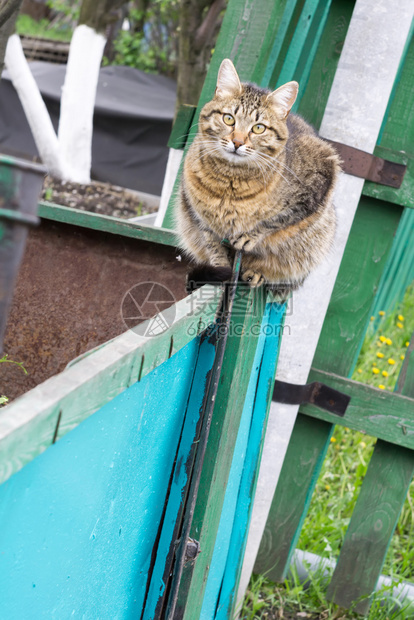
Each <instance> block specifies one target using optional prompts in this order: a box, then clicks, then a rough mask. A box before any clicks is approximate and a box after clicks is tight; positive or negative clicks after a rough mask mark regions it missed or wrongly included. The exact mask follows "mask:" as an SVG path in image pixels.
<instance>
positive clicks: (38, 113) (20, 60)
mask: <svg viewBox="0 0 414 620" xmlns="http://www.w3.org/2000/svg"><path fill="white" fill-rule="evenodd" d="M4 60H5V65H6V68H7V70H8V72H9V74H10V78H11V81H12V83H13V86H14V88H15V89H16V91H17V94H18V95H19V99H20V101H21V104H22V106H23V110H24V112H25V114H26V118H27V121H28V123H29V126H30V129H31V130H32V134H33V138H34V141H35V142H36V146H37V149H38V151H39V154H40V157H41V158H42V161H43V163H44V165H45V166H46V168H47V169H48V171H49V173H50V174H51V175H53V176H56V177H58V178H60V179H64V178H65V175H64V166H63V163H62V158H61V155H60V148H59V143H58V139H57V136H56V133H55V130H54V128H53V125H52V121H51V120H50V116H49V112H48V111H47V108H46V106H45V103H44V101H43V99H42V95H41V94H40V91H39V88H38V86H37V84H36V82H35V80H34V77H33V76H32V73H31V71H30V68H29V64H28V62H27V60H26V58H25V55H24V53H23V48H22V44H21V41H20V37H19V35H17V34H12V35H11V37H9V40H8V43H7V47H6V55H5V59H4Z"/></svg>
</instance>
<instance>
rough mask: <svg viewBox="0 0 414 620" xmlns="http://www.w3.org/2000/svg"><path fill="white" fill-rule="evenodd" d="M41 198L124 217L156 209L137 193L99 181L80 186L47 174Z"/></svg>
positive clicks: (102, 213)
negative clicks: (150, 206) (149, 205)
mask: <svg viewBox="0 0 414 620" xmlns="http://www.w3.org/2000/svg"><path fill="white" fill-rule="evenodd" d="M41 200H45V201H47V202H53V203H55V204H58V205H63V206H65V207H73V208H74V209H80V210H81V211H92V212H93V213H99V214H101V215H112V216H113V217H119V218H124V219H128V218H131V217H137V216H138V215H144V214H146V213H153V212H154V209H151V208H149V207H148V205H147V204H145V203H144V202H143V201H142V199H141V198H139V196H138V195H137V194H135V193H134V192H131V191H129V190H127V189H124V188H123V187H117V186H116V185H109V183H100V182H97V181H93V182H92V183H91V184H90V185H80V184H79V183H71V182H69V181H68V182H65V183H64V182H62V181H58V180H57V179H54V178H52V177H49V176H47V177H46V178H45V181H44V184H43V192H42V195H41Z"/></svg>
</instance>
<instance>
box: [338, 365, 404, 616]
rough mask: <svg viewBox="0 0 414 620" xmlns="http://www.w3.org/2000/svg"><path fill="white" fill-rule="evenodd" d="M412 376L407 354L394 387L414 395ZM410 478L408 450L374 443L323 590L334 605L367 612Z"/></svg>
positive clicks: (363, 612) (379, 442)
mask: <svg viewBox="0 0 414 620" xmlns="http://www.w3.org/2000/svg"><path fill="white" fill-rule="evenodd" d="M413 375H414V356H412V355H410V357H409V358H407V367H406V368H405V369H404V372H403V377H401V383H400V384H399V388H398V389H399V392H401V394H402V395H404V396H411V397H412V396H414V384H413V381H412V378H413ZM391 396H393V397H394V398H397V395H396V394H392V395H391ZM413 411H414V409H413ZM401 423H402V424H403V420H401ZM413 475H414V451H413V450H412V449H411V450H408V449H406V448H401V447H399V446H395V445H392V444H390V443H389V442H387V441H382V440H378V442H377V443H376V445H375V448H374V453H373V455H372V457H371V460H370V463H369V466H368V471H367V473H366V476H365V478H364V481H363V483H362V487H361V491H360V494H359V496H358V499H357V502H356V505H355V508H354V511H353V513H352V517H351V521H350V523H349V526H348V529H347V532H346V535H345V539H344V543H343V546H342V549H341V552H340V554H339V558H338V562H337V564H336V568H335V571H334V574H333V576H332V580H331V583H330V584H329V587H328V592H327V596H328V598H329V599H331V600H333V601H334V602H335V603H337V604H338V605H341V606H343V607H348V608H349V607H350V606H351V604H352V603H353V602H355V601H357V604H356V606H355V610H356V611H357V612H358V613H361V614H365V613H367V612H368V610H369V607H370V604H371V601H370V595H371V593H372V592H373V591H374V589H375V586H376V584H377V581H378V578H379V576H380V574H381V570H382V567H383V564H384V560H385V557H386V554H387V550H388V547H389V545H390V543H391V538H392V536H393V534H394V530H395V527H396V525H397V521H398V518H399V515H400V512H401V509H402V507H403V505H404V501H405V498H406V496H407V492H408V489H409V486H410V483H411V480H412V477H413Z"/></svg>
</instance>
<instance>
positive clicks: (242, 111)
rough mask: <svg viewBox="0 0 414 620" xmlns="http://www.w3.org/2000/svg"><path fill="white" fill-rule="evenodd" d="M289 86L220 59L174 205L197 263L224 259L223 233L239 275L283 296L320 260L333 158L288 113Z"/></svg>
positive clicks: (327, 230) (330, 221) (330, 217)
mask: <svg viewBox="0 0 414 620" xmlns="http://www.w3.org/2000/svg"><path fill="white" fill-rule="evenodd" d="M297 88H298V86H297V84H296V82H289V83H288V84H286V85H284V86H282V87H280V88H279V89H277V90H276V91H274V92H271V91H269V90H266V89H261V88H259V87H257V86H255V85H253V84H248V83H244V84H241V83H240V81H239V79H238V76H237V73H236V70H235V68H234V66H233V64H232V63H231V61H230V60H227V59H226V60H224V61H223V63H222V65H221V67H220V71H219V75H218V81H217V89H216V94H215V96H214V98H213V99H212V101H210V102H209V103H207V104H206V105H205V106H204V108H203V109H202V111H201V114H200V120H199V127H198V132H197V135H196V137H195V139H194V142H193V144H192V145H191V147H190V149H189V151H188V154H187V156H186V159H185V162H184V172H183V175H182V183H181V189H180V194H179V197H178V198H179V199H178V201H177V208H176V224H177V230H178V232H179V235H180V237H181V240H182V244H183V247H184V248H185V250H186V251H187V253H188V255H189V256H190V257H191V258H192V259H193V261H194V262H195V263H196V264H197V265H203V264H207V265H211V266H213V267H228V266H229V265H230V263H231V256H229V251H228V249H226V247H224V246H223V245H222V244H221V240H222V239H223V238H225V239H228V240H229V242H230V244H231V245H232V246H233V247H234V248H235V249H243V251H244V256H243V261H242V279H243V280H245V281H248V282H250V283H251V285H253V286H259V285H261V284H264V283H267V284H268V285H269V287H270V288H271V289H272V290H273V291H274V292H275V294H276V295H277V294H278V293H279V296H280V297H281V298H282V297H283V298H284V297H286V296H287V295H288V294H289V292H290V291H291V290H293V289H295V288H298V286H300V285H301V284H302V283H303V281H304V280H305V278H306V277H307V276H308V275H309V273H310V272H311V270H312V269H313V268H314V267H315V266H316V265H318V264H319V263H320V262H321V260H322V259H323V258H324V256H325V255H326V254H327V252H328V251H329V249H330V248H331V246H332V242H333V239H334V234H335V211H334V207H333V205H332V194H333V191H334V187H335V183H336V180H337V177H338V172H339V168H340V162H339V159H338V157H337V155H336V153H335V151H334V150H333V148H332V147H331V146H330V145H329V144H327V143H326V142H324V141H323V140H321V139H320V138H319V137H318V136H317V134H316V133H315V131H314V130H313V129H312V127H310V125H308V124H307V123H306V122H305V121H304V120H303V119H302V118H300V117H299V116H296V115H294V114H291V115H290V116H289V112H290V109H291V107H292V105H293V103H294V101H295V98H296V94H297ZM228 123H232V124H228ZM263 127H264V130H263ZM255 131H263V132H262V133H255Z"/></svg>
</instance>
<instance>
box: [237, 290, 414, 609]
mask: <svg viewBox="0 0 414 620" xmlns="http://www.w3.org/2000/svg"><path fill="white" fill-rule="evenodd" d="M413 330H414V285H413V286H411V287H410V288H409V289H408V291H407V293H406V295H405V297H404V300H403V302H402V304H401V306H400V307H399V308H397V309H396V310H395V312H393V313H391V314H390V315H389V316H387V315H386V314H383V313H381V315H380V316H378V317H372V319H371V322H370V325H369V327H368V330H367V334H366V337H365V340H364V343H363V346H362V349H361V353H360V356H359V358H358V361H357V364H356V368H355V371H354V373H353V376H352V378H353V379H355V380H357V381H362V382H364V383H367V384H369V385H373V386H375V387H377V388H380V389H384V390H390V391H393V390H394V389H395V387H396V384H397V379H398V374H399V372H400V370H401V367H402V364H403V362H404V356H405V352H406V351H407V346H408V343H409V341H410V337H411V334H412V333H413ZM378 354H380V355H378ZM393 362H394V363H393ZM374 369H376V370H374ZM375 441H376V439H375V438H373V437H368V436H366V435H363V434H361V433H358V432H354V431H352V430H350V429H348V428H344V427H340V426H337V427H336V429H335V433H334V435H333V437H332V439H331V445H330V447H329V450H328V454H327V456H326V459H325V461H324V465H323V468H322V472H321V475H320V477H319V480H318V483H317V485H316V489H315V492H314V494H313V498H312V502H311V505H310V508H309V512H308V515H307V518H306V520H305V523H304V526H303V529H302V532H301V536H300V539H299V543H298V548H299V549H303V550H306V551H311V552H312V553H316V554H318V555H321V556H323V557H325V558H328V559H336V558H337V557H338V555H339V551H340V549H341V546H342V542H343V540H344V536H345V532H346V529H347V527H348V524H349V521H350V518H351V515H352V511H353V509H354V506H355V503H356V501H357V498H358V494H359V491H360V488H361V485H362V482H363V479H364V476H365V473H366V471H367V467H368V463H369V460H370V458H371V454H372V451H373V449H374V445H375ZM413 533H414V483H412V484H411V487H410V491H409V493H408V496H407V500H406V502H405V504H404V507H403V509H402V512H401V515H400V519H399V521H398V525H397V528H396V531H395V534H394V536H393V538H392V542H391V545H390V549H389V551H388V554H387V558H386V561H385V565H384V568H383V571H382V572H383V574H386V575H389V576H391V577H392V578H393V579H394V580H395V582H396V583H398V582H400V581H401V580H406V581H414V545H413ZM325 581H326V580H325V578H324V577H323V576H322V575H321V574H314V575H313V576H312V583H311V585H310V587H309V588H308V589H305V588H303V586H302V585H301V584H300V583H299V582H298V581H297V580H296V581H295V579H294V578H293V579H292V578H291V579H290V580H289V581H286V582H285V583H284V584H279V585H276V584H274V583H272V582H270V581H269V580H267V579H266V577H265V576H263V575H262V576H254V577H253V578H252V581H251V583H250V585H249V590H248V592H247V596H246V599H245V603H244V607H243V612H242V614H241V618H243V620H256V619H269V620H273V619H274V620H276V618H288V619H290V618H301V617H303V618H310V619H313V618H320V619H332V620H340V619H345V618H346V619H347V618H357V617H358V616H357V615H356V614H353V613H352V612H350V611H344V610H341V609H339V608H338V607H337V606H336V605H334V604H332V603H329V602H328V601H327V600H326V597H325V585H326V584H325ZM394 604H395V602H394V601H393V600H392V599H390V598H389V597H386V596H385V593H384V592H382V593H377V594H376V595H375V597H374V601H373V604H372V606H371V610H370V613H369V615H368V616H367V617H368V618H369V619H370V620H374V619H375V620H386V619H389V620H391V619H392V620H394V619H397V618H398V619H399V620H405V619H406V618H407V619H408V618H414V610H413V609H411V610H407V609H405V610H404V609H400V610H399V611H395V610H394V611H393V607H394ZM298 613H299V614H302V615H299V616H298V615H297V614H298Z"/></svg>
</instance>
